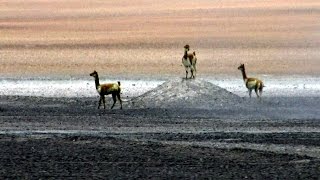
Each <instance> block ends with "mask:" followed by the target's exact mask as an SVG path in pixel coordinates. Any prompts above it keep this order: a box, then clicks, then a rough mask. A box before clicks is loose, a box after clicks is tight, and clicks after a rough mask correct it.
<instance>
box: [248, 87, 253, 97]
mask: <svg viewBox="0 0 320 180" xmlns="http://www.w3.org/2000/svg"><path fill="white" fill-rule="evenodd" d="M248 91H249V97H250V98H251V94H252V89H249V90H248Z"/></svg>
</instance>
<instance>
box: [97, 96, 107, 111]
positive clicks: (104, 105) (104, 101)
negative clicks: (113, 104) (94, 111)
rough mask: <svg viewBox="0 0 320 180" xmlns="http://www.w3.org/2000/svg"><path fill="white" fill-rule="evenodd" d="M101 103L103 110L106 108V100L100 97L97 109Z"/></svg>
mask: <svg viewBox="0 0 320 180" xmlns="http://www.w3.org/2000/svg"><path fill="white" fill-rule="evenodd" d="M101 101H102V102H103V108H104V109H105V108H106V99H105V97H104V96H100V99H99V105H98V109H100V106H101Z"/></svg>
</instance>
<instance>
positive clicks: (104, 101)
mask: <svg viewBox="0 0 320 180" xmlns="http://www.w3.org/2000/svg"><path fill="white" fill-rule="evenodd" d="M102 101H103V109H106V97H105V96H104V95H103V96H102Z"/></svg>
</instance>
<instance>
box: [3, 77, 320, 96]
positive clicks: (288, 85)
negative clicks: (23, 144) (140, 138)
mask: <svg viewBox="0 0 320 180" xmlns="http://www.w3.org/2000/svg"><path fill="white" fill-rule="evenodd" d="M261 79H262V80H263V81H264V83H265V86H266V87H265V88H264V92H263V96H286V97H288V96H319V95H320V77H310V76H301V77H273V76H265V77H262V78H261ZM203 80H205V81H209V82H211V83H213V84H215V85H217V86H220V87H222V88H225V89H226V90H228V91H230V92H232V93H234V94H237V95H239V96H241V97H248V91H247V89H246V87H245V85H244V82H243V80H242V79H241V78H239V77H214V78H203ZM120 81H121V89H122V97H123V98H132V97H136V96H139V95H142V94H144V93H145V92H147V91H149V90H151V89H154V88H156V87H157V86H158V85H160V84H162V83H163V82H164V81H160V80H120ZM100 82H101V83H104V82H115V83H116V82H117V81H115V80H108V79H102V80H100ZM0 84H1V86H0V95H9V96H15V95H17V96H41V97H96V96H98V93H97V92H96V89H95V84H94V81H93V80H81V79H80V80H12V79H0ZM253 96H255V94H254V92H253Z"/></svg>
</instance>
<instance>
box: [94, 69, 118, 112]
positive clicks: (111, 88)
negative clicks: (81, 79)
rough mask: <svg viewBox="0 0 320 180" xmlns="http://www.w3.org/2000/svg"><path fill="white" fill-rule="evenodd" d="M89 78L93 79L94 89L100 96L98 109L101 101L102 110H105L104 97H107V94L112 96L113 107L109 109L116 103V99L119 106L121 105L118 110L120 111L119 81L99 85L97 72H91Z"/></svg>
mask: <svg viewBox="0 0 320 180" xmlns="http://www.w3.org/2000/svg"><path fill="white" fill-rule="evenodd" d="M90 76H92V77H94V80H95V84H96V89H97V92H98V93H99V95H100V99H99V105H98V109H99V108H100V105H101V101H103V107H104V109H105V108H106V100H105V95H109V94H111V95H112V99H113V105H112V106H111V109H112V108H113V107H114V105H115V103H116V102H117V98H118V99H119V101H120V105H121V107H120V109H122V100H121V97H120V92H121V88H120V81H118V83H110V84H100V83H99V76H98V72H97V71H93V72H92V73H91V74H90Z"/></svg>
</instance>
